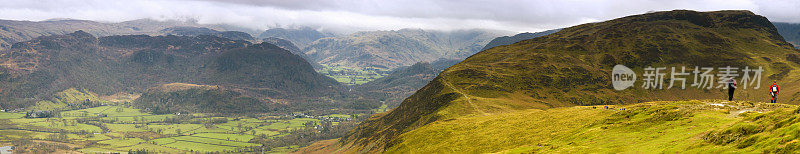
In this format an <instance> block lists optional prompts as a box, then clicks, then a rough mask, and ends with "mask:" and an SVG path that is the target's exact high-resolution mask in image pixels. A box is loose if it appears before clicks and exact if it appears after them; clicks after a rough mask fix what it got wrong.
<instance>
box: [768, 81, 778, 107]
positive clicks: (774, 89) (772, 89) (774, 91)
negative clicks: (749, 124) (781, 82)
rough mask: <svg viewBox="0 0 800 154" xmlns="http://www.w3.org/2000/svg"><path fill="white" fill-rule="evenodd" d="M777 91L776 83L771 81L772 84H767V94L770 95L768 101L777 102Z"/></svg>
mask: <svg viewBox="0 0 800 154" xmlns="http://www.w3.org/2000/svg"><path fill="white" fill-rule="evenodd" d="M778 91H779V89H778V84H777V83H775V81H772V85H771V86H769V95H770V96H772V100H770V103H778Z"/></svg>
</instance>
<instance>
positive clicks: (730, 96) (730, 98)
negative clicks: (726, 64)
mask: <svg viewBox="0 0 800 154" xmlns="http://www.w3.org/2000/svg"><path fill="white" fill-rule="evenodd" d="M735 90H736V80H734V79H731V80H730V81H728V101H733V91H735Z"/></svg>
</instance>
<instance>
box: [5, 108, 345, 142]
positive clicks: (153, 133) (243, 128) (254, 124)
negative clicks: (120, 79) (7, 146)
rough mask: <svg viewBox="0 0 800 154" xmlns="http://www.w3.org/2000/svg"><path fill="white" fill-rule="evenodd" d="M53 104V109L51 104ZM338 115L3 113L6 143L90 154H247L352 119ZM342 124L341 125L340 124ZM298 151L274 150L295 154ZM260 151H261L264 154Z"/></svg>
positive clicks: (92, 111)
mask: <svg viewBox="0 0 800 154" xmlns="http://www.w3.org/2000/svg"><path fill="white" fill-rule="evenodd" d="M45 105H47V104H45ZM349 117H350V115H344V114H332V115H326V116H319V117H317V118H316V119H315V118H294V117H281V116H265V117H260V118H248V117H212V116H207V115H204V114H188V115H186V114H185V115H175V114H166V115H152V114H149V113H146V112H143V111H141V110H140V109H135V108H132V107H126V106H123V105H113V106H98V107H92V108H85V109H77V110H67V111H61V112H58V114H57V115H56V116H53V117H49V118H25V113H24V112H23V113H10V112H0V120H2V122H0V123H2V124H0V126H1V127H0V143H3V142H11V141H17V140H27V141H33V143H36V142H47V143H52V144H55V145H68V146H67V147H74V148H73V149H76V150H77V151H79V152H84V153H116V152H129V151H141V150H146V151H147V152H160V153H184V152H246V151H253V150H254V149H259V150H260V148H258V147H261V146H262V145H261V144H259V143H255V142H253V140H254V139H255V138H258V137H261V138H266V139H274V138H277V137H280V136H285V135H288V134H290V133H291V132H292V131H293V130H297V129H303V128H304V127H305V126H307V125H318V123H320V122H321V121H322V120H320V119H347V118H349ZM337 123H338V122H337ZM297 148H298V147H297V146H283V147H278V148H273V149H270V152H273V153H285V152H290V151H292V150H293V149H297ZM259 152H260V151H259Z"/></svg>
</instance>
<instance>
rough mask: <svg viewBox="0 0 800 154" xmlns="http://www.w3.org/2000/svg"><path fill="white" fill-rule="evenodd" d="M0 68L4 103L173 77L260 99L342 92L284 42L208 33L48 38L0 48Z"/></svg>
mask: <svg viewBox="0 0 800 154" xmlns="http://www.w3.org/2000/svg"><path fill="white" fill-rule="evenodd" d="M0 66H2V67H0V68H2V69H0V70H4V71H3V72H5V73H0V74H6V75H3V76H2V77H3V78H4V79H3V80H0V82H2V83H3V84H0V89H3V99H11V100H10V101H8V102H2V103H20V102H22V103H24V102H26V100H41V99H45V98H47V97H49V96H50V94H52V93H54V92H57V91H61V90H64V89H68V88H78V89H86V90H89V91H91V92H96V93H99V94H102V95H110V94H115V93H120V92H137V93H141V92H145V91H146V90H147V89H149V88H151V87H153V86H156V85H160V84H165V83H175V82H178V83H197V84H203V85H214V86H220V87H223V88H226V89H240V90H241V91H237V92H240V93H242V94H244V95H247V96H251V97H257V98H259V99H288V100H305V99H316V98H317V97H330V96H337V95H338V94H336V91H338V89H337V88H339V87H338V83H336V81H334V80H333V79H331V78H327V77H325V76H323V75H320V74H318V73H316V72H315V71H314V69H313V68H312V67H311V65H310V64H309V63H308V62H306V61H305V60H303V59H302V58H301V57H299V56H297V55H294V54H292V53H290V52H289V51H287V50H284V49H281V48H280V47H277V46H274V45H272V44H269V43H261V44H250V43H249V42H246V41H240V40H230V39H226V38H220V37H216V36H209V35H200V36H196V37H189V36H174V35H170V36H146V35H125V36H109V37H101V38H96V37H94V36H92V35H91V34H89V33H86V32H83V31H77V32H75V33H70V34H67V35H53V36H43V37H39V38H36V39H34V40H31V41H26V42H20V43H16V44H15V45H14V47H13V48H12V49H10V50H3V51H0ZM290 102H291V101H290ZM281 103H285V102H283V101H281ZM27 104H30V103H27ZM3 106H6V105H3Z"/></svg>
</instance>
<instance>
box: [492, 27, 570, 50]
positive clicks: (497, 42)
mask: <svg viewBox="0 0 800 154" xmlns="http://www.w3.org/2000/svg"><path fill="white" fill-rule="evenodd" d="M560 30H561V29H553V30H546V31H541V32H535V33H528V32H525V33H519V34H517V35H514V36H502V37H498V38H495V39H493V40H492V41H490V42H489V44H486V46H484V47H483V49H481V51H483V50H486V49H490V48H494V47H496V46H501V45H509V44H514V43H517V42H519V41H523V40H527V39H532V38H537V37H541V36H545V35H550V34H553V33H556V32H558V31H560Z"/></svg>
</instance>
